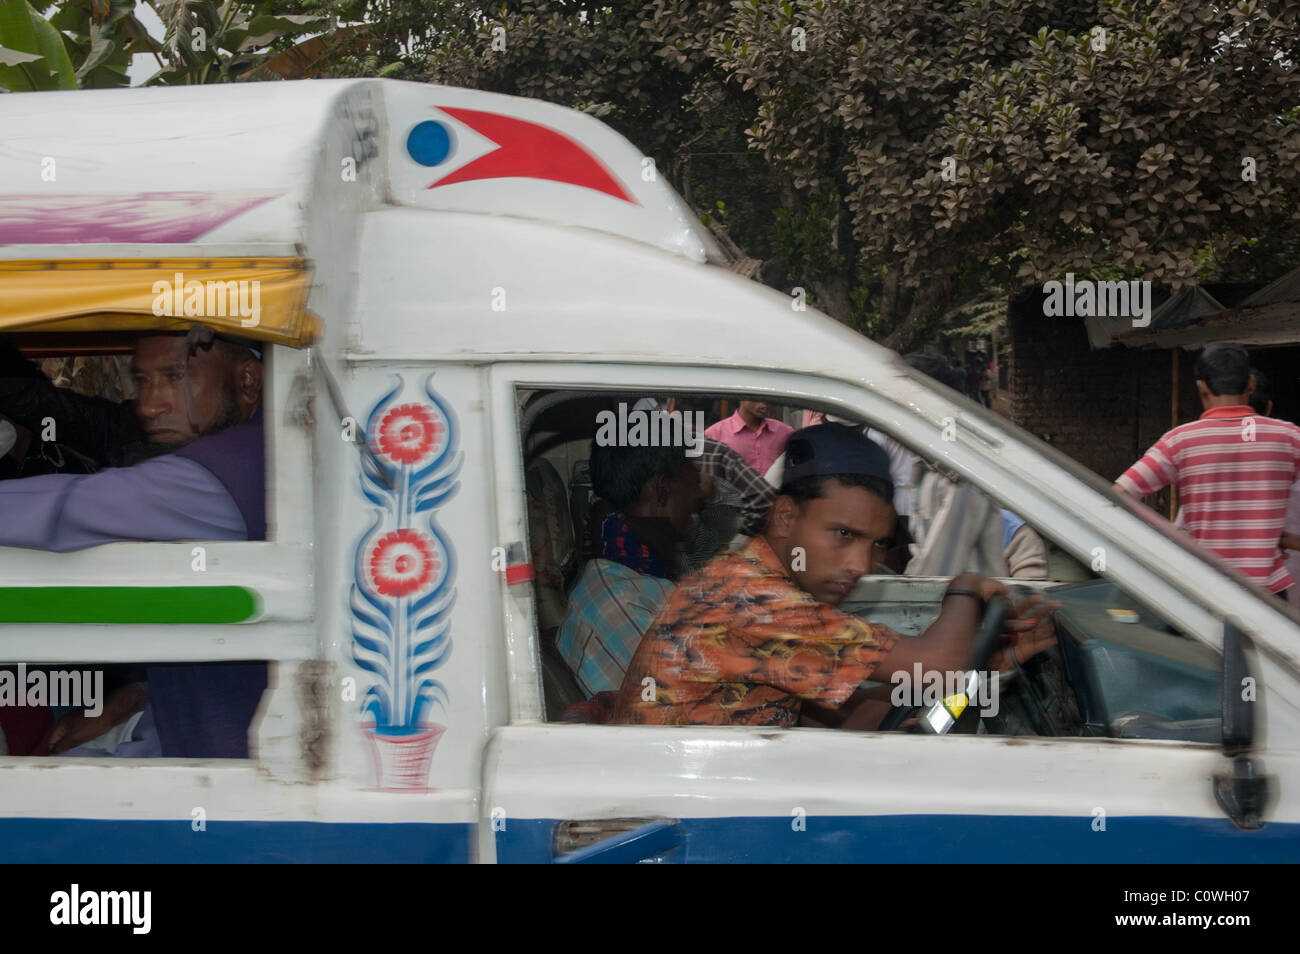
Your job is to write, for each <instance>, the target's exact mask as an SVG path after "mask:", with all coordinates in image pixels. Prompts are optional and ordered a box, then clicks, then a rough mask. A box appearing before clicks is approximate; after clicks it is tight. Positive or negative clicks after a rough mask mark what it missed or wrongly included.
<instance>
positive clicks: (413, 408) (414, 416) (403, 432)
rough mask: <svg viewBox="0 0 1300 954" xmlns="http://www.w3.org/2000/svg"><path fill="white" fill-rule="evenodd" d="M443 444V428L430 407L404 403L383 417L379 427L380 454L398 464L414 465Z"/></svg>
mask: <svg viewBox="0 0 1300 954" xmlns="http://www.w3.org/2000/svg"><path fill="white" fill-rule="evenodd" d="M441 443H442V425H441V424H440V423H438V422H437V421H435V420H434V419H433V414H432V413H430V410H429V407H428V405H425V404H403V405H401V406H400V407H395V408H393V409H392V410H391V411H389V412H388V413H387V414H385V415H384V419H383V421H382V422H381V423H380V425H379V451H380V453H382V454H385V455H387V456H388V457H390V458H392V459H393V460H395V461H396V462H397V463H399V464H415V463H418V462H420V461H421V460H423V459H424V458H425V457H427V456H428V455H429V452H430V451H432V450H433V448H434V445H436V444H441Z"/></svg>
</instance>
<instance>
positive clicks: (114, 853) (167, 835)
mask: <svg viewBox="0 0 1300 954" xmlns="http://www.w3.org/2000/svg"><path fill="white" fill-rule="evenodd" d="M474 833H475V826H474V825H471V824H442V825H430V824H362V823H355V824H354V823H341V822H267V821H208V823H207V830H206V831H193V830H192V829H191V827H190V820H189V819H188V818H186V819H178V820H176V821H125V820H105V819H87V818H0V861H2V862H5V863H13V862H21V863H31V862H43V863H50V862H57V863H61V864H100V863H126V864H131V863H136V862H168V863H186V862H194V863H201V864H214V863H215V864H221V863H227V862H236V863H238V862H311V863H317V864H330V863H342V864H350V863H353V862H406V863H412V862H414V863H441V862H465V861H469V859H470V853H471V850H472V845H473V840H474V837H475V834H474Z"/></svg>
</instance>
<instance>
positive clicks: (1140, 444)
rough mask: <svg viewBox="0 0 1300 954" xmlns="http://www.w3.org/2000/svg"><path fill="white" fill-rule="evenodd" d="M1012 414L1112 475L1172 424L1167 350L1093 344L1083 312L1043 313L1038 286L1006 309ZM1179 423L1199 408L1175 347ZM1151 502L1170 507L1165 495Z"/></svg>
mask: <svg viewBox="0 0 1300 954" xmlns="http://www.w3.org/2000/svg"><path fill="white" fill-rule="evenodd" d="M1008 323H1009V331H1010V337H1011V362H1010V376H1009V387H1010V390H1011V417H1012V420H1014V421H1015V422H1016V423H1017V424H1018V425H1020V426H1021V427H1023V428H1024V429H1025V430H1027V431H1029V432H1030V433H1031V434H1034V435H1035V436H1037V437H1039V438H1040V439H1042V440H1044V441H1046V442H1047V443H1049V444H1052V445H1053V446H1055V447H1056V448H1057V449H1059V450H1061V451H1062V452H1064V453H1066V454H1068V455H1069V456H1070V457H1073V458H1074V459H1075V460H1077V461H1078V462H1079V463H1081V464H1083V465H1084V466H1085V467H1088V468H1090V469H1091V470H1093V471H1096V472H1097V473H1098V474H1100V475H1101V476H1102V477H1104V478H1105V479H1107V480H1114V479H1115V478H1116V477H1118V476H1119V475H1120V474H1122V473H1123V472H1124V471H1125V470H1126V469H1127V468H1128V467H1129V466H1130V465H1131V464H1132V463H1133V462H1134V461H1135V460H1137V459H1138V458H1139V457H1141V456H1142V454H1143V453H1145V452H1146V450H1147V448H1148V447H1150V446H1151V445H1152V444H1153V443H1155V441H1156V440H1157V439H1158V438H1159V437H1160V435H1161V434H1163V433H1164V432H1165V431H1167V430H1169V427H1170V414H1169V410H1170V408H1169V384H1170V373H1171V357H1170V355H1171V352H1170V351H1167V350H1163V349H1153V350H1149V351H1144V350H1138V349H1132V348H1122V347H1111V348H1107V349H1104V350H1096V351H1094V350H1092V349H1091V348H1090V347H1089V346H1088V334H1087V330H1086V329H1085V328H1084V324H1083V319H1081V318H1064V317H1056V318H1048V317H1045V316H1044V315H1043V308H1042V293H1041V292H1040V291H1037V290H1035V291H1032V292H1029V293H1027V294H1025V295H1024V296H1022V297H1020V298H1018V299H1015V300H1013V301H1012V303H1011V308H1010V313H1009V322H1008ZM1178 354H1179V361H1180V370H1179V392H1180V398H1179V411H1180V415H1179V423H1183V422H1186V421H1190V420H1194V419H1195V418H1196V416H1197V415H1199V414H1200V401H1199V400H1198V399H1197V396H1196V382H1195V380H1194V379H1193V375H1192V367H1193V365H1194V364H1195V360H1196V359H1195V354H1189V353H1186V352H1182V351H1179V352H1178ZM1150 502H1152V503H1155V504H1156V505H1157V506H1158V508H1159V510H1160V512H1161V513H1167V512H1168V504H1167V499H1166V498H1165V497H1164V495H1161V498H1160V499H1159V500H1156V499H1155V498H1153V499H1152V501H1150Z"/></svg>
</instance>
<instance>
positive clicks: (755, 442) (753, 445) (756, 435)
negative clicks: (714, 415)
mask: <svg viewBox="0 0 1300 954" xmlns="http://www.w3.org/2000/svg"><path fill="white" fill-rule="evenodd" d="M768 413H769V408H768V405H767V402H766V401H741V402H740V407H738V408H737V409H736V413H735V414H733V415H731V417H728V418H724V419H723V420H721V421H718V423H716V424H714V425H713V426H712V427H710V428H708V429H707V430H706V431H705V432H704V436H705V437H707V438H708V439H709V440H712V441H719V442H720V443H723V444H726V445H727V446H728V447H730V448H731V449H732V450H734V451H735V452H736V453H737V454H739V455H740V456H741V457H743V458H745V462H746V463H747V464H749V466H750V467H752V468H754V470H756V471H757V472H758V473H760V474H766V473H767V470H768V468H769V467H771V466H772V464H773V463H775V461H776V459H777V458H778V457H780V456H781V454H782V452H783V451H784V450H785V442H786V441H787V440H788V439H789V438H790V435H791V434H793V433H794V428H793V427H791V426H790V425H789V424H786V423H784V422H782V421H777V420H773V419H772V418H770V417H768V416H767V415H768Z"/></svg>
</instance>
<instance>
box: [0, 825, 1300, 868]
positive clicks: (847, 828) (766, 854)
mask: <svg viewBox="0 0 1300 954" xmlns="http://www.w3.org/2000/svg"><path fill="white" fill-rule="evenodd" d="M792 820H793V819H792V818H762V817H745V818H684V819H682V820H681V827H682V831H683V835H684V845H683V847H682V848H679V849H675V850H674V851H672V852H671V853H670V854H669V856H668V857H666V858H665V859H664V860H667V861H687V862H767V863H790V862H796V863H797V862H862V861H870V862H890V863H898V862H922V863H927V862H933V863H940V864H943V863H948V864H956V863H967V862H971V861H979V862H1106V863H1134V862H1138V863H1141V862H1159V863H1166V864H1170V863H1182V864H1188V863H1193V864H1194V863H1198V862H1215V863H1222V862H1293V863H1294V862H1298V861H1300V824H1282V823H1278V822H1272V823H1270V824H1268V825H1267V826H1265V827H1264V828H1263V829H1262V830H1260V831H1256V832H1240V831H1237V829H1236V828H1234V827H1233V826H1232V823H1231V822H1229V821H1227V820H1226V819H1223V820H1220V819H1213V818H1160V817H1140V818H1135V817H1123V818H1117V817H1113V816H1112V817H1109V818H1107V819H1106V830H1105V831H1093V830H1092V818H1091V817H1079V818H1066V817H1057V816H1052V817H1039V816H1023V815H1021V816H1015V815H1010V816H1008V815H885V816H817V815H809V816H807V817H806V818H805V819H804V825H805V830H804V831H795V830H794V829H793V828H792V825H791V822H792ZM556 824H557V822H556V821H555V820H551V819H519V818H510V819H507V820H506V821H505V825H506V830H505V831H501V832H498V833H497V836H496V837H497V856H498V859H499V860H501V861H507V862H548V861H551V860H553V859H552V854H551V843H552V838H553V834H554V831H555V826H556ZM474 827H475V826H473V825H470V824H441V825H438V824H365V823H338V822H264V821H259V822H234V821H210V822H208V825H207V830H206V831H201V832H196V831H192V830H191V828H190V823H189V821H188V820H186V819H179V820H176V821H122V820H96V819H83V818H77V819H64V818H0V862H5V863H12V862H21V863H30V862H58V863H74V864H82V863H101V862H104V863H112V862H118V863H134V862H168V863H176V862H194V863H209V864H210V863H223V862H313V863H331V862H339V863H351V862H415V863H437V862H465V861H468V860H470V858H471V855H472V853H473V840H474Z"/></svg>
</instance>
